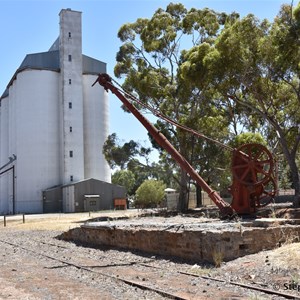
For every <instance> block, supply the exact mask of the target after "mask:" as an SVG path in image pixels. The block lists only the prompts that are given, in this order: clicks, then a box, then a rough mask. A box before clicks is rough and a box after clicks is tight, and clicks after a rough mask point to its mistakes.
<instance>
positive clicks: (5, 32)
mask: <svg viewBox="0 0 300 300" xmlns="http://www.w3.org/2000/svg"><path fill="white" fill-rule="evenodd" d="M169 2H174V3H176V2H179V1H164V0H75V1H61V0H0V37H1V45H0V94H2V92H3V91H4V90H5V87H6V85H7V84H8V82H9V80H10V79H11V77H12V75H13V74H14V72H15V71H16V69H17V68H18V67H19V65H20V64H21V62H22V60H23V59H24V57H25V55H26V54H29V53H36V52H44V51H47V50H48V49H49V47H50V46H51V45H52V43H53V42H54V41H55V39H56V38H57V36H58V32H59V28H58V22H59V18H58V14H59V12H60V10H61V9H63V8H71V9H73V10H78V11H81V12H82V27H83V28H82V31H83V32H82V34H83V41H82V42H83V53H84V54H86V55H88V56H91V57H94V58H96V59H99V60H101V61H104V62H106V63H107V72H108V73H109V74H110V75H113V68H114V66H115V56H116V53H117V51H118V48H119V47H120V45H121V43H120V41H119V39H118V37H117V32H118V30H119V28H120V27H121V26H122V25H123V24H124V23H127V22H134V21H135V20H136V19H137V18H140V17H151V16H152V15H153V13H154V12H155V11H156V10H157V9H158V8H160V7H161V8H166V6H167V5H168V4H169ZM180 2H181V3H182V4H183V5H184V6H185V7H186V8H188V9H189V8H192V7H195V8H198V9H201V8H204V7H209V8H211V9H214V10H216V11H219V12H221V11H225V12H232V11H236V12H238V13H240V14H241V15H242V16H244V15H247V14H248V13H253V14H254V15H256V16H257V17H258V18H260V19H263V18H268V19H269V20H270V21H272V20H273V18H274V17H275V16H276V14H277V13H278V11H279V9H280V6H281V5H282V4H283V3H291V1H281V0H280V1H279V0H260V1H256V0H210V1H202V0H197V1H196V0H186V1H180ZM294 3H295V4H296V3H297V2H296V1H294ZM110 132H111V133H112V132H116V133H117V135H118V136H119V137H120V139H123V140H126V141H128V140H130V139H134V140H139V141H146V140H147V133H146V130H145V129H143V127H142V125H140V124H139V122H138V121H136V120H135V119H134V117H133V116H132V115H129V114H127V113H125V112H123V111H122V110H121V109H120V102H119V100H118V99H116V98H115V97H114V96H110Z"/></svg>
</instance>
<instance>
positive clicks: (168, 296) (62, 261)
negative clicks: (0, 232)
mask: <svg viewBox="0 0 300 300" xmlns="http://www.w3.org/2000/svg"><path fill="white" fill-rule="evenodd" d="M0 242H1V243H4V244H8V245H10V246H14V247H18V248H20V249H22V250H25V251H28V252H31V253H34V254H35V255H40V256H43V257H46V258H48V259H51V260H53V261H58V262H60V263H62V264H66V265H68V266H71V267H75V268H77V269H80V270H85V271H88V272H91V273H94V274H99V275H102V276H105V277H108V278H111V279H114V280H116V281H121V282H123V283H126V284H128V285H130V286H135V287H138V288H140V289H142V290H149V291H153V292H155V293H157V294H159V295H161V296H164V297H167V298H169V299H175V300H190V298H185V297H181V296H177V295H174V294H171V293H169V292H166V291H163V290H161V289H158V288H154V287H149V286H147V285H144V284H141V283H139V282H136V281H133V280H129V279H125V278H121V277H119V276H115V275H109V274H106V273H103V272H99V271H95V270H93V269H91V268H89V267H85V266H81V265H79V264H76V263H72V262H69V261H65V260H63V259H60V258H56V257H53V256H51V255H48V254H44V253H41V252H39V251H36V250H32V249H28V248H26V247H24V246H21V245H18V244H15V243H12V242H8V241H4V240H0Z"/></svg>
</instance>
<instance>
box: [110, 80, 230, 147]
mask: <svg viewBox="0 0 300 300" xmlns="http://www.w3.org/2000/svg"><path fill="white" fill-rule="evenodd" d="M111 79H112V81H113V82H114V83H115V84H116V85H117V86H118V87H119V88H118V87H116V88H117V89H118V90H119V91H120V92H122V93H123V94H125V95H126V96H127V97H128V98H130V99H131V100H132V101H134V102H136V103H138V104H139V105H140V106H142V107H144V108H146V109H147V110H149V111H150V112H151V113H152V114H153V115H154V116H156V117H158V118H160V119H162V120H164V121H166V122H168V123H169V124H172V125H174V126H175V127H177V128H180V129H182V130H184V131H187V132H189V133H191V134H193V135H195V136H197V137H200V138H203V139H206V140H208V141H210V142H213V143H215V144H217V145H219V146H220V147H222V148H225V149H227V150H229V151H234V150H235V149H234V148H232V147H230V146H228V145H225V144H223V143H221V142H219V141H216V140H214V139H212V138H210V137H208V136H206V135H204V134H203V133H200V132H198V131H196V130H194V129H192V128H190V127H188V126H185V125H182V124H180V123H178V122H177V121H175V120H173V119H171V118H169V117H168V116H166V115H164V114H162V113H161V112H160V111H159V110H157V109H155V108H153V107H151V106H149V105H148V104H145V103H143V102H141V101H140V100H139V99H138V98H136V97H135V96H133V95H132V94H130V93H129V92H127V91H126V90H125V89H124V88H123V87H122V86H121V85H120V84H119V83H118V82H117V81H116V80H114V79H113V78H111Z"/></svg>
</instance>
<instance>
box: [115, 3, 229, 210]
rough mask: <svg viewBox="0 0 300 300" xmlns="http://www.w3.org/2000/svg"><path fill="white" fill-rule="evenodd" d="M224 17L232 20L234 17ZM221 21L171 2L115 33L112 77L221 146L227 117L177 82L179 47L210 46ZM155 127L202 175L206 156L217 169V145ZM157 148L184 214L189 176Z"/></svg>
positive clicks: (220, 16) (171, 128)
mask: <svg viewBox="0 0 300 300" xmlns="http://www.w3.org/2000/svg"><path fill="white" fill-rule="evenodd" d="M228 17H230V18H233V19H234V18H235V15H232V16H231V15H230V16H228ZM225 19H226V15H225V14H218V13H216V12H214V11H213V10H210V9H204V10H197V9H192V10H190V11H189V12H188V11H187V10H186V9H185V8H184V6H183V5H182V4H173V3H171V4H169V5H168V6H167V8H166V9H165V10H164V9H161V8H160V9H158V10H157V11H156V12H155V13H154V15H153V16H152V18H150V19H138V20H136V22H134V23H128V24H124V25H123V26H122V27H121V28H120V30H119V33H118V36H119V38H120V39H121V41H122V42H123V44H122V46H121V47H120V50H119V52H118V53H117V64H116V66H115V70H114V71H115V75H116V76H117V77H119V78H120V77H123V76H126V77H125V80H124V84H123V87H124V88H125V89H126V90H128V91H130V92H132V93H135V94H136V96H137V97H138V98H139V99H140V100H141V101H143V102H145V103H147V104H148V105H151V106H152V107H153V108H155V109H159V110H160V111H161V112H162V113H163V114H165V115H167V116H169V117H170V118H173V119H175V120H177V121H178V122H179V123H181V124H183V125H186V126H189V127H192V128H193V129H195V130H199V131H205V132H206V133H209V135H211V134H214V133H215V134H216V135H217V137H218V138H219V139H220V140H221V141H222V140H223V141H224V140H225V139H226V137H227V136H228V130H227V128H228V123H229V121H228V114H227V113H226V112H225V110H224V109H223V108H222V107H215V106H211V105H208V103H209V102H208V100H209V96H210V95H209V94H207V93H203V92H202V90H200V89H195V88H191V87H188V86H187V84H185V83H184V84H183V83H180V82H179V81H178V70H179V69H180V65H181V63H182V55H181V53H182V51H183V50H184V48H183V47H182V45H184V44H186V42H187V41H188V43H187V44H188V46H189V47H190V46H193V45H197V44H199V43H212V42H213V41H214V40H215V38H216V36H217V34H218V31H219V30H220V28H221V27H222V26H223V25H224V20H225ZM156 126H157V127H158V128H159V129H160V130H161V131H162V132H163V133H164V134H165V135H166V136H167V138H168V139H169V140H170V142H171V143H172V144H173V145H174V146H175V147H176V148H177V149H178V150H179V152H180V153H181V154H182V155H183V156H184V157H185V158H186V159H187V160H188V161H190V162H191V163H193V165H194V166H195V168H196V169H198V170H199V172H202V173H203V174H204V173H205V170H204V168H203V167H202V165H201V162H202V161H203V157H204V156H207V155H209V160H210V161H211V168H213V164H215V165H217V164H218V162H213V161H214V157H213V155H212V153H215V152H216V150H215V145H211V144H210V143H208V142H206V141H202V140H195V139H193V137H191V136H189V135H187V134H186V133H185V132H183V131H180V130H178V129H177V128H175V127H174V126H172V125H170V124H168V123H166V122H165V121H158V122H157V123H156ZM156 146H157V145H156ZM157 148H158V149H159V150H160V151H161V152H160V153H161V163H162V164H164V165H165V166H169V167H172V168H173V170H174V172H173V174H174V175H177V176H176V177H177V182H178V183H179V185H180V192H181V193H180V210H181V211H184V210H186V209H187V207H188V203H187V201H186V199H187V197H186V194H187V186H188V177H187V175H186V174H185V172H183V171H182V170H180V169H179V168H178V166H177V165H176V164H175V163H174V161H173V160H171V159H170V156H169V155H167V154H166V153H165V152H164V151H163V150H162V149H161V148H160V147H157ZM221 151H222V149H221V150H220V152H221ZM221 156H222V155H221ZM223 157H226V156H225V155H223ZM216 160H218V158H216Z"/></svg>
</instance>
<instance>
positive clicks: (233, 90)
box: [180, 4, 300, 201]
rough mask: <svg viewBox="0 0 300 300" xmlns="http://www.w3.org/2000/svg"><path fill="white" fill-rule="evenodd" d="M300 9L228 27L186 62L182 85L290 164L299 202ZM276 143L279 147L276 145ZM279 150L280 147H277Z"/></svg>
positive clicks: (287, 9)
mask: <svg viewBox="0 0 300 300" xmlns="http://www.w3.org/2000/svg"><path fill="white" fill-rule="evenodd" d="M299 10H300V6H299V4H298V6H297V8H296V9H294V10H292V8H291V6H289V5H284V6H282V9H281V11H280V12H279V14H278V16H277V17H276V18H275V20H274V22H273V23H269V22H268V21H266V20H263V21H259V20H258V19H257V18H255V16H253V15H248V16H246V17H244V18H242V19H240V18H237V19H236V20H234V22H232V21H230V22H226V23H225V26H224V29H223V30H222V31H221V32H220V34H219V36H218V38H217V39H216V40H215V41H214V43H213V44H211V45H209V44H207V43H205V44H199V45H197V46H195V47H193V48H192V49H190V50H189V51H187V52H186V53H184V56H183V63H182V65H181V66H180V76H181V79H182V81H183V82H189V84H190V85H193V86H195V87H198V88H201V89H208V90H209V91H210V92H211V93H212V94H214V95H216V96H218V102H219V105H222V106H223V107H225V109H226V110H227V111H233V110H235V112H233V114H234V115H236V114H237V113H238V115H239V117H238V118H239V120H240V121H242V122H244V123H247V124H246V125H247V127H248V128H249V129H252V130H253V129H256V130H259V131H260V132H261V133H262V134H263V135H264V136H265V138H266V139H267V140H268V142H269V146H271V147H272V148H273V149H274V150H275V148H276V147H277V148H278V149H276V150H277V151H278V152H280V153H283V155H284V157H285V159H286V160H287V162H288V164H289V167H290V170H291V173H292V178H293V180H292V182H293V186H294V187H295V190H296V191H295V192H296V199H297V201H298V200H300V183H299V167H298V166H297V163H296V157H297V155H299V143H300V128H299V124H300V110H299V104H300V77H299V75H300V64H299V58H300V50H299V49H300V47H299V46H300V35H299V33H300V16H299ZM241 116H242V118H241ZM277 142H278V143H277ZM279 146H280V147H279Z"/></svg>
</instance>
